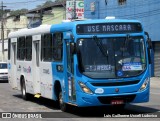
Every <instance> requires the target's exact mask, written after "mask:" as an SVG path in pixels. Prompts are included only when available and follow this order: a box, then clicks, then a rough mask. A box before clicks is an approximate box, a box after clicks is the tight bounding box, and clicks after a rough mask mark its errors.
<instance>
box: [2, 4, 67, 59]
mask: <svg viewBox="0 0 160 121" xmlns="http://www.w3.org/2000/svg"><path fill="white" fill-rule="evenodd" d="M65 13H66V9H65V2H55V3H53V4H51V5H49V6H45V7H41V8H36V9H33V10H30V11H28V12H27V13H23V14H19V15H10V14H8V13H7V14H6V15H5V16H4V19H3V28H4V61H7V58H8V51H7V50H8V34H9V33H10V32H12V31H17V30H19V29H23V28H30V27H37V26H39V25H41V24H57V23H61V22H62V20H64V19H65ZM0 24H1V21H0ZM0 33H2V29H1V27H0ZM1 38H2V37H1V34H0V61H2V40H1Z"/></svg>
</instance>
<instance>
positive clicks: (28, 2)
mask: <svg viewBox="0 0 160 121" xmlns="http://www.w3.org/2000/svg"><path fill="white" fill-rule="evenodd" d="M2 1H3V5H4V6H6V7H5V8H4V9H10V10H17V9H22V8H26V9H28V10H31V9H34V8H36V6H38V5H41V4H43V3H45V2H46V1H47V0H0V2H2ZM52 1H55V0H52Z"/></svg>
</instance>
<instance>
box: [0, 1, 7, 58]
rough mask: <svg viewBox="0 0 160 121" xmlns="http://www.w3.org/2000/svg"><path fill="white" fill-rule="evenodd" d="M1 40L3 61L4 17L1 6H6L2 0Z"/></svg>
mask: <svg viewBox="0 0 160 121" xmlns="http://www.w3.org/2000/svg"><path fill="white" fill-rule="evenodd" d="M0 7H1V41H2V61H4V26H3V23H4V18H3V8H4V7H6V6H3V1H2V2H1V6H0Z"/></svg>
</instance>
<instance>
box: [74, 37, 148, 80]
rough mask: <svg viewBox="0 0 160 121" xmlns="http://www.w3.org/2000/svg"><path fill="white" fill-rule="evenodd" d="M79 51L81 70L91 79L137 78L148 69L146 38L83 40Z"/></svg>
mask: <svg viewBox="0 0 160 121" xmlns="http://www.w3.org/2000/svg"><path fill="white" fill-rule="evenodd" d="M77 48H78V60H79V70H80V72H81V73H82V74H84V75H86V76H88V77H90V78H121V77H131V76H137V75H139V74H140V73H142V72H143V71H144V70H145V68H146V57H145V45H144V39H143V37H130V38H127V37H117V38H115V37H114V38H112V37H110V38H97V37H93V38H83V39H79V40H78V41H77Z"/></svg>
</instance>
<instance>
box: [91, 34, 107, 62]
mask: <svg viewBox="0 0 160 121" xmlns="http://www.w3.org/2000/svg"><path fill="white" fill-rule="evenodd" d="M93 40H94V41H95V42H96V45H97V46H98V48H99V49H100V51H101V53H102V54H103V55H104V56H105V57H106V58H107V63H108V62H109V61H108V53H107V51H106V49H105V48H104V46H103V45H102V42H101V41H100V40H99V39H98V38H97V36H93ZM106 48H107V47H106Z"/></svg>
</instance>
